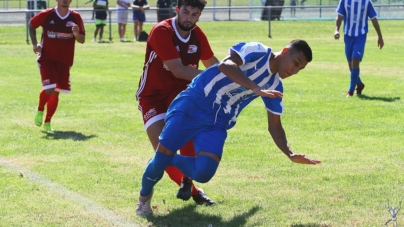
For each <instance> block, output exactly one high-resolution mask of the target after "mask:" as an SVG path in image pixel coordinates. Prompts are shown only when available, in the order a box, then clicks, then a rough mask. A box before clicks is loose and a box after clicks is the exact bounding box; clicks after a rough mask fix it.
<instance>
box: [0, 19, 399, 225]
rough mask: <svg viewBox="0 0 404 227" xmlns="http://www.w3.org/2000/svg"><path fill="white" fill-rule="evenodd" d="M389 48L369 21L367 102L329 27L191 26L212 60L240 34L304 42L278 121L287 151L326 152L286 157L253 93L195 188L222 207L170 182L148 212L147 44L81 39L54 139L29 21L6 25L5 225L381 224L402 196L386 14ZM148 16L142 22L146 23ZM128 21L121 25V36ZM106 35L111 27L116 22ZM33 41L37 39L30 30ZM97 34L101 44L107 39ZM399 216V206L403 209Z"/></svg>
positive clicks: (394, 36)
mask: <svg viewBox="0 0 404 227" xmlns="http://www.w3.org/2000/svg"><path fill="white" fill-rule="evenodd" d="M380 25H381V29H382V32H383V37H384V41H385V47H384V48H383V49H382V50H379V49H377V37H376V34H375V32H374V29H373V28H372V27H371V25H370V33H369V35H368V42H367V46H366V52H365V58H364V59H363V62H362V63H361V77H362V80H363V82H364V83H365V84H366V88H365V89H364V91H363V95H362V96H356V95H355V96H354V97H352V98H348V99H347V98H345V93H346V89H347V87H348V84H349V75H348V66H347V63H346V60H345V57H344V51H343V49H344V45H343V40H339V41H336V40H334V39H333V31H334V22H333V21H276V22H273V23H272V24H271V26H272V37H273V38H272V39H269V38H267V35H268V34H267V32H268V29H267V28H268V27H267V26H268V24H267V22H203V23H199V26H200V27H202V28H203V29H204V31H205V33H206V34H207V35H208V37H209V41H210V42H211V45H212V48H213V50H214V52H215V53H216V56H217V57H218V58H223V57H224V56H225V55H226V53H227V49H228V47H230V46H231V45H233V44H235V43H237V42H239V41H260V42H263V43H264V44H267V45H268V46H271V47H273V49H274V50H275V51H278V50H280V49H281V48H283V47H284V46H285V45H286V44H287V43H288V42H289V41H290V40H292V39H295V38H302V39H305V40H307V41H308V43H309V44H310V45H311V47H312V49H313V61H312V62H311V63H309V64H308V66H307V67H306V69H305V70H303V71H301V72H300V73H299V74H298V75H295V76H293V77H291V78H288V79H286V80H284V86H285V96H284V104H285V114H284V116H283V117H282V122H283V125H284V128H285V131H286V133H287V137H288V140H289V142H290V143H291V146H292V149H293V150H294V151H295V152H297V153H305V154H306V155H307V156H308V157H310V158H314V159H320V160H321V161H322V162H323V163H322V164H320V165H318V166H305V165H298V164H294V163H292V162H290V161H289V160H288V159H287V158H286V157H285V156H284V155H283V154H282V152H280V151H279V150H278V149H277V147H276V146H275V144H274V143H273V141H272V139H271V138H270V135H269V133H268V131H267V122H266V113H265V110H264V108H263V104H262V103H261V101H260V100H259V99H257V100H256V101H254V102H253V103H252V104H251V105H250V106H249V107H247V108H246V110H245V111H244V112H243V113H242V114H241V116H240V117H239V119H238V123H237V125H236V126H235V128H234V129H232V130H230V131H229V136H228V139H227V142H226V145H225V151H224V156H223V160H222V162H221V164H220V167H219V169H218V171H217V173H216V176H215V177H214V178H213V179H212V180H211V181H210V182H209V183H206V184H199V183H198V184H197V185H199V186H201V187H202V188H203V189H204V190H205V191H206V192H207V193H208V195H209V196H210V197H211V198H213V199H214V200H215V201H216V202H217V203H218V205H217V206H215V207H204V206H196V205H195V204H194V203H193V201H188V202H183V201H180V200H178V199H176V198H175V193H176V191H177V189H178V187H177V186H176V185H175V184H174V183H172V182H171V181H170V180H169V179H168V177H167V176H164V178H163V180H162V181H161V182H160V183H159V184H157V185H156V188H155V194H154V197H153V202H152V204H153V206H154V213H155V214H154V215H153V216H151V217H148V218H146V219H143V218H140V217H137V216H136V215H135V205H136V201H137V195H138V191H139V188H140V181H141V175H142V173H143V170H144V168H145V165H146V163H147V161H148V160H149V159H150V158H151V157H152V155H153V150H152V148H151V145H150V144H149V142H148V139H147V136H146V133H145V132H144V130H143V124H142V120H141V116H140V112H139V111H138V110H137V102H136V100H135V92H136V89H137V84H138V80H139V76H140V74H141V72H142V66H143V62H144V51H145V43H133V42H132V43H130V42H128V43H120V42H114V43H105V44H98V43H91V38H92V34H93V31H94V25H92V24H89V25H86V29H87V37H86V41H87V42H86V43H85V44H83V45H80V44H77V45H76V57H75V63H74V66H73V67H72V69H71V83H72V93H71V94H70V95H64V94H61V95H60V102H59V108H58V111H57V112H56V114H55V116H54V118H53V120H52V126H53V127H54V129H55V130H56V131H55V132H54V133H47V132H44V131H42V128H38V127H36V126H35V125H34V114H35V108H36V105H37V102H38V95H39V91H40V89H41V87H40V86H41V85H40V79H39V78H40V77H39V72H38V69H37V65H36V63H35V55H34V54H33V51H32V48H31V46H29V45H27V44H26V43H25V28H24V27H23V26H3V27H0V50H1V53H2V54H1V55H0V71H1V72H2V76H1V80H0V89H1V92H0V100H1V101H0V115H1V127H0V147H1V148H2V149H1V150H0V226H7V227H9V226H125V225H126V226H161V227H163V226H176V227H177V226H205V227H206V226H208V225H209V224H212V226H213V227H216V226H220V227H222V226H229V227H234V226H293V227H309V226H310V227H311V226H327V227H328V226H381V225H383V223H384V222H385V221H387V220H388V219H389V218H391V215H390V214H389V213H388V211H387V209H386V202H387V200H389V201H390V205H391V206H397V205H398V203H399V201H401V200H404V199H403V191H404V186H403V185H404V178H403V177H402V174H403V169H404V154H403V152H404V148H403V142H402V141H403V132H404V126H403V123H402V119H404V111H403V110H404V108H403V107H404V102H403V97H404V91H403V89H402V88H403V87H404V79H403V77H402V75H401V74H402V59H403V57H402V51H401V50H402V49H403V48H404V44H403V42H402V27H403V26H404V22H403V21H380ZM151 26H152V25H151V24H147V25H146V26H145V30H146V31H148V30H149V29H150V28H151ZM132 29H133V28H132V27H131V26H130V25H128V31H127V38H128V39H130V38H131V37H132V32H133V30H132ZM112 32H113V33H112V34H113V37H116V38H114V40H116V41H117V40H118V38H117V28H116V27H115V26H114V27H113V31H112ZM38 38H39V36H38ZM104 39H105V38H104ZM397 219H398V222H399V223H401V222H403V221H404V214H403V213H400V212H399V213H398V215H397Z"/></svg>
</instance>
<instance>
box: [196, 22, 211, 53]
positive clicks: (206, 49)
mask: <svg viewBox="0 0 404 227" xmlns="http://www.w3.org/2000/svg"><path fill="white" fill-rule="evenodd" d="M194 31H195V34H196V36H197V37H198V40H199V41H200V43H201V52H202V54H201V60H208V59H209V58H211V57H213V55H214V54H213V51H212V48H210V45H209V42H208V38H207V37H206V35H205V33H204V32H203V31H202V29H200V28H199V27H196V28H195V29H194Z"/></svg>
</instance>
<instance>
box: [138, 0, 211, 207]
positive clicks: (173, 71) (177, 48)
mask: <svg viewBox="0 0 404 227" xmlns="http://www.w3.org/2000/svg"><path fill="white" fill-rule="evenodd" d="M205 5H206V1H205V0H180V1H178V5H177V6H176V8H175V10H176V12H177V15H176V16H175V17H173V18H170V19H167V20H164V21H162V22H160V23H158V24H156V25H154V27H153V28H152V29H151V31H150V34H149V39H148V40H147V47H146V55H145V63H144V68H143V74H142V76H141V78H140V81H139V88H138V90H137V92H136V97H137V100H138V101H139V106H138V108H139V110H140V111H141V112H142V115H143V121H144V127H145V130H146V132H147V135H148V137H149V140H150V142H151V144H152V146H153V150H156V149H157V145H158V141H159V135H160V133H161V131H162V130H163V127H164V125H165V123H164V119H165V115H166V112H167V109H168V106H169V105H170V103H171V101H172V100H173V99H174V98H175V96H176V95H177V94H178V93H180V92H181V91H182V90H184V89H185V88H186V87H187V85H188V84H189V83H190V81H191V80H192V79H193V78H194V77H195V76H196V75H197V74H198V73H199V72H200V70H198V68H199V61H202V63H203V65H204V66H205V67H209V66H211V65H213V64H215V63H217V62H218V59H217V58H216V57H215V56H214V54H213V51H212V50H211V47H210V45H209V42H208V39H207V37H206V35H205V34H204V33H203V31H202V30H201V29H200V28H199V27H198V26H197V25H196V22H197V21H198V19H199V17H200V16H201V13H202V10H203V8H204V7H205ZM180 153H181V154H183V155H188V156H194V155H195V151H194V148H193V144H192V141H191V142H190V143H188V144H187V145H185V146H184V147H183V148H182V149H181V150H180ZM166 172H167V174H168V176H169V177H170V178H171V179H172V180H173V181H174V182H176V183H177V184H178V185H181V187H180V189H179V190H178V193H177V198H180V199H183V200H188V199H190V197H191V196H192V198H193V199H194V201H195V202H196V203H197V204H206V205H214V204H215V202H214V201H213V200H211V199H210V198H209V197H207V196H206V194H205V193H204V192H203V190H201V189H198V188H196V187H195V186H193V184H192V181H191V179H189V178H188V177H185V176H183V174H182V173H181V172H180V171H179V170H178V169H176V168H175V167H172V166H170V167H168V168H167V169H166Z"/></svg>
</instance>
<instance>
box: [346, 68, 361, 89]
mask: <svg viewBox="0 0 404 227" xmlns="http://www.w3.org/2000/svg"><path fill="white" fill-rule="evenodd" d="M358 78H359V68H354V69H351V83H350V84H349V89H348V91H349V92H352V93H353V92H354V90H355V87H356V84H357V83H358Z"/></svg>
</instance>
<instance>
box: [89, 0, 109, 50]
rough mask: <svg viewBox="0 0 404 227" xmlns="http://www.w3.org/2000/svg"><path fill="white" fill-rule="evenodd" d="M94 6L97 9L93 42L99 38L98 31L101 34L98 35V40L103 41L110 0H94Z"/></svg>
mask: <svg viewBox="0 0 404 227" xmlns="http://www.w3.org/2000/svg"><path fill="white" fill-rule="evenodd" d="M93 8H94V11H95V31H94V38H93V42H95V41H96V40H97V35H98V32H99V33H100V36H99V37H98V38H99V39H98V42H99V43H102V42H103V41H102V35H103V34H104V26H105V25H106V24H107V16H108V13H107V11H108V0H94V3H93Z"/></svg>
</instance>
